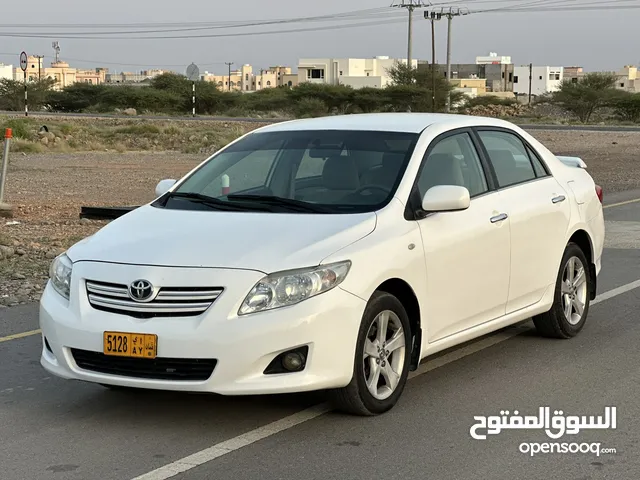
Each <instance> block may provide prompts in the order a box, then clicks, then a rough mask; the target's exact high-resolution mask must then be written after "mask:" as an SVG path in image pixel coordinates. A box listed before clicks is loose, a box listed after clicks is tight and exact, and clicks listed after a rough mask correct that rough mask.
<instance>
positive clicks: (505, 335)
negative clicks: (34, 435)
mask: <svg viewBox="0 0 640 480" xmlns="http://www.w3.org/2000/svg"><path fill="white" fill-rule="evenodd" d="M638 287H640V280H636V281H635V282H631V283H627V284H626V285H622V286H620V287H618V288H614V289H613V290H609V291H608V292H604V293H602V294H600V295H598V296H597V297H596V298H595V299H594V300H593V301H592V302H591V305H597V304H598V303H601V302H604V301H605V300H609V299H611V298H614V297H617V296H618V295H622V294H623V293H626V292H629V291H631V290H634V289H636V288H638ZM527 330H529V329H528V328H526V327H523V326H521V325H519V326H514V327H511V328H508V329H506V330H504V331H500V332H498V333H496V334H493V335H490V336H488V337H485V338H483V339H481V340H478V341H477V342H474V343H472V344H470V345H467V346H465V347H462V348H458V349H457V350H454V351H451V352H449V353H446V354H444V355H442V356H440V357H436V358H433V359H431V360H427V361H426V362H425V363H423V364H421V365H420V366H419V367H418V369H417V370H415V371H414V372H411V373H410V374H409V378H415V377H417V376H418V375H422V374H423V373H426V372H429V371H431V370H435V369H436V368H439V367H442V366H444V365H446V364H448V363H451V362H455V361H456V360H460V359H461V358H464V357H466V356H468V355H472V354H474V353H477V352H479V351H481V350H484V349H485V348H489V347H492V346H493V345H497V344H498V343H501V342H504V341H505V340H509V339H510V338H513V337H515V336H516V335H519V334H521V333H522V332H524V331H527ZM330 411H331V407H330V406H329V405H328V404H326V403H321V404H319V405H315V406H313V407H310V408H307V409H306V410H302V411H300V412H298V413H294V414H293V415H289V416H287V417H284V418H281V419H280V420H276V421H275V422H272V423H269V424H267V425H264V426H262V427H259V428H256V429H255V430H251V431H249V432H246V433H243V434H242V435H238V436H237V437H233V438H231V439H229V440H225V441H224V442H220V443H216V444H215V445H212V446H211V447H209V448H205V449H204V450H200V451H199V452H196V453H194V454H192V455H189V456H188V457H184V458H181V459H179V460H176V461H175V462H172V463H169V464H167V465H165V466H163V467H160V468H157V469H155V470H152V471H150V472H148V473H145V474H143V475H140V476H138V477H135V478H133V479H132V480H166V479H167V478H171V477H174V476H176V475H178V474H180V473H183V472H186V471H187V470H191V469H193V468H196V467H198V466H200V465H203V464H205V463H207V462H210V461H211V460H214V459H216V458H218V457H221V456H223V455H226V454H227V453H231V452H233V451H235V450H238V449H240V448H242V447H246V446H247V445H251V444H252V443H255V442H257V441H258V440H262V439H264V438H267V437H270V436H271V435H275V434H276V433H280V432H283V431H285V430H288V429H290V428H292V427H295V426H296V425H300V424H301V423H304V422H306V421H308V420H312V419H314V418H316V417H319V416H321V415H323V414H325V413H327V412H330Z"/></svg>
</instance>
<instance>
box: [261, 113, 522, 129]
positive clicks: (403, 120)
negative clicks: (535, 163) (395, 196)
mask: <svg viewBox="0 0 640 480" xmlns="http://www.w3.org/2000/svg"><path fill="white" fill-rule="evenodd" d="M436 124H437V125H443V126H444V125H445V124H446V126H447V127H449V128H458V127H469V126H474V125H486V126H499V127H507V128H512V127H514V125H513V124H511V123H510V122H507V121H505V120H500V119H496V118H489V117H478V116H472V115H460V114H445V113H359V114H351V115H335V116H326V117H317V118H307V119H301V120H290V121H285V122H279V123H275V124H272V125H268V126H266V127H262V128H260V129H259V130H260V131H261V132H282V131H292V130H369V131H381V132H382V131H386V132H408V133H420V132H422V131H423V130H424V129H425V128H427V127H429V126H431V125H436Z"/></svg>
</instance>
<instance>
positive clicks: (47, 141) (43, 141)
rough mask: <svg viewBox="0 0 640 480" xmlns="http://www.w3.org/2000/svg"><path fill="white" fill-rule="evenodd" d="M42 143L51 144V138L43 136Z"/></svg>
mask: <svg viewBox="0 0 640 480" xmlns="http://www.w3.org/2000/svg"><path fill="white" fill-rule="evenodd" d="M40 143H41V144H43V145H49V139H48V138H47V137H42V138H41V139H40Z"/></svg>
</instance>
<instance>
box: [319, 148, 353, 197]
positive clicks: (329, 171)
mask: <svg viewBox="0 0 640 480" xmlns="http://www.w3.org/2000/svg"><path fill="white" fill-rule="evenodd" d="M322 181H323V183H324V186H325V187H327V188H329V189H331V190H356V189H357V188H358V187H359V186H360V178H359V175H358V165H356V161H355V160H354V159H353V158H351V157H348V156H341V155H335V156H332V157H329V158H327V160H326V161H325V162H324V168H323V169H322Z"/></svg>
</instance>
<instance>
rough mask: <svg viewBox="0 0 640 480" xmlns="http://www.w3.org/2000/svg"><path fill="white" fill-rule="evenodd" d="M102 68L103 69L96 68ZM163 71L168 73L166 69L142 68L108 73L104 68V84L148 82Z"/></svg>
mask: <svg viewBox="0 0 640 480" xmlns="http://www.w3.org/2000/svg"><path fill="white" fill-rule="evenodd" d="M98 70H103V69H97V70H96V71H98ZM165 73H169V71H168V70H158V69H154V70H142V71H140V72H120V73H108V72H107V71H106V70H105V73H104V76H105V80H104V83H106V84H136V83H142V82H148V81H149V80H151V79H152V78H155V77H158V76H160V75H163V74H165Z"/></svg>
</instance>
